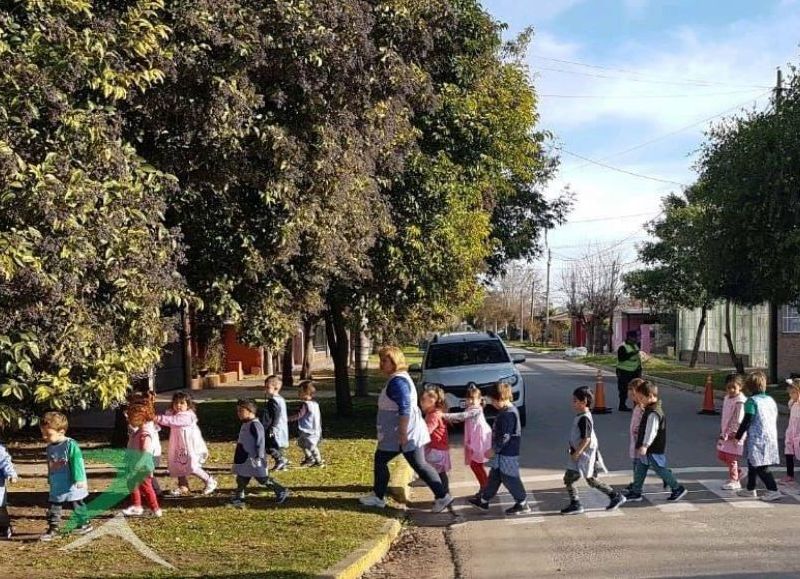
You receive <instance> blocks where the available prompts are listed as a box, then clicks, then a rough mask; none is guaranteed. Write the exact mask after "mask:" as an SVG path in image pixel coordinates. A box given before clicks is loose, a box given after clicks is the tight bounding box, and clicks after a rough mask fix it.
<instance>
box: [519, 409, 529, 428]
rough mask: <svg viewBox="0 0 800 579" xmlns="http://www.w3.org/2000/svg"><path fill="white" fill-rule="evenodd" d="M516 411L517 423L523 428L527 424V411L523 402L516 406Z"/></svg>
mask: <svg viewBox="0 0 800 579" xmlns="http://www.w3.org/2000/svg"><path fill="white" fill-rule="evenodd" d="M518 412H519V425H520V426H521V427H522V428H525V425H526V424H528V412H527V410H526V408H525V405H524V404H523V405H522V406H520V407H519V408H518Z"/></svg>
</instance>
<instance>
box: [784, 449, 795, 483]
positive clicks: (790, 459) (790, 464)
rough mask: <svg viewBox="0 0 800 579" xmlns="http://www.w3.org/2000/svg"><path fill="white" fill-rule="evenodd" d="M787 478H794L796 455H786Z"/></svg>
mask: <svg viewBox="0 0 800 579" xmlns="http://www.w3.org/2000/svg"><path fill="white" fill-rule="evenodd" d="M786 476H790V477H792V478H794V455H793V454H787V455H786Z"/></svg>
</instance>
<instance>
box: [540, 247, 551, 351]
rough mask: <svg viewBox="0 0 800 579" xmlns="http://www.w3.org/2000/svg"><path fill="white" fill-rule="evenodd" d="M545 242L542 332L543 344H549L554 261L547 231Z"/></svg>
mask: <svg viewBox="0 0 800 579" xmlns="http://www.w3.org/2000/svg"><path fill="white" fill-rule="evenodd" d="M544 243H545V245H546V246H547V282H546V283H547V289H546V291H545V298H544V332H543V333H542V346H546V345H547V339H548V337H549V334H550V264H551V263H552V262H553V253H552V252H551V251H550V243H549V242H548V241H547V232H546V231H545V233H544Z"/></svg>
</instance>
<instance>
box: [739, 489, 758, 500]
mask: <svg viewBox="0 0 800 579" xmlns="http://www.w3.org/2000/svg"><path fill="white" fill-rule="evenodd" d="M736 495H737V496H739V497H743V498H746V499H757V498H758V491H756V490H752V491H749V490H747V489H742V490H740V491H739V492H738V493H736Z"/></svg>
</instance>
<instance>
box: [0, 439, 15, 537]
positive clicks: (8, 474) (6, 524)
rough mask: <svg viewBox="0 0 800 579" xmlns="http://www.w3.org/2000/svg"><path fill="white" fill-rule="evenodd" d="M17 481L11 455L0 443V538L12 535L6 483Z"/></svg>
mask: <svg viewBox="0 0 800 579" xmlns="http://www.w3.org/2000/svg"><path fill="white" fill-rule="evenodd" d="M9 482H10V483H12V484H14V483H16V482H17V469H16V468H14V463H13V462H11V455H10V454H8V451H7V450H6V447H5V446H3V445H2V444H0V539H6V540H8V539H10V538H11V537H12V536H13V535H14V529H13V528H12V527H11V517H10V516H9V514H8V501H7V493H8V491H7V490H6V485H7V484H8V483H9Z"/></svg>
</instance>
